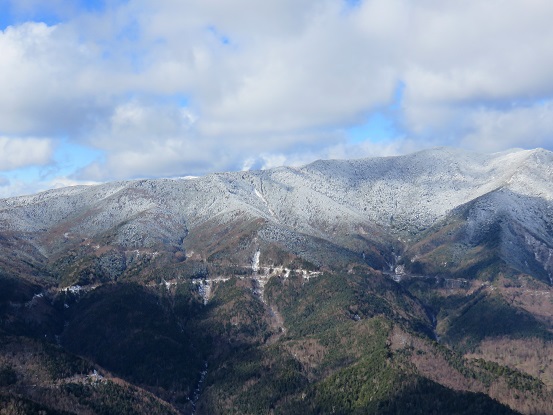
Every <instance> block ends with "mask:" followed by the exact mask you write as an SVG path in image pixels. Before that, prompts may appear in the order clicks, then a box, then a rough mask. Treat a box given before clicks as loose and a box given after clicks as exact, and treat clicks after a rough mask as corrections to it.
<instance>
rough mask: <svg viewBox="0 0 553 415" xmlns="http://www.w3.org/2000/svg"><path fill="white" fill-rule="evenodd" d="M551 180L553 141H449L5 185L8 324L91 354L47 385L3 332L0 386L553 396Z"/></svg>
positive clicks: (282, 407) (202, 401)
mask: <svg viewBox="0 0 553 415" xmlns="http://www.w3.org/2000/svg"><path fill="white" fill-rule="evenodd" d="M551 183H553V153H551V152H548V151H545V150H541V149H538V150H532V151H525V150H524V151H523V150H520V151H511V152H505V153H499V154H493V155H481V154H475V153H470V152H464V151H461V150H454V149H447V148H438V149H433V150H427V151H422V152H419V153H414V154H411V155H407V156H400V157H390V158H376V159H363V160H352V161H335V160H332V161H317V162H315V163H312V164H310V165H307V166H304V167H302V168H284V167H283V168H277V169H272V170H266V171H252V172H235V173H220V174H213V175H210V176H207V177H203V178H197V179H174V180H173V179H171V180H169V179H162V180H137V181H131V182H117V183H108V184H104V185H99V186H91V187H85V186H81V187H72V188H65V189H58V190H52V191H48V192H44V193H40V194H37V195H31V196H23V197H18V198H11V199H4V200H0V250H1V253H2V255H0V340H1V341H0V346H1V344H12V343H14V342H22V343H23V342H35V341H38V339H40V341H41V342H46V344H47V345H52V344H54V345H56V348H53V349H48V350H49V353H50V354H51V355H55V356H57V357H55V358H50V359H54V360H55V359H57V360H59V361H66V360H68V359H69V360H71V359H73V358H75V359H81V360H79V362H82V364H81V363H79V364H80V366H79V368H77V367H76V366H75V367H73V366H70V368H69V369H68V371H67V372H66V373H64V374H63V376H61V377H60V378H59V379H58V378H48V377H47V376H46V375H40V376H43V378H44V383H43V384H42V385H41V387H42V389H41V390H42V392H41V393H39V394H33V393H32V388H31V386H30V385H29V384H28V376H27V375H25V373H32V372H34V371H36V373H37V374H40V373H43V372H41V370H42V369H41V368H42V367H43V366H45V365H47V363H45V362H47V361H49V360H48V359H46V360H37V362H36V363H33V365H31V366H29V365H27V366H25V365H22V364H21V363H20V360H18V358H16V357H13V356H11V357H10V355H9V352H8V351H7V350H8V349H5V350H4V349H1V350H4V351H2V353H1V354H0V358H1V362H0V363H1V364H3V365H4V366H2V367H3V368H4V369H5V373H6V379H8V381H6V382H5V385H0V399H3V400H4V401H5V402H7V403H9V404H10V405H12V406H14V407H15V406H17V405H20V406H21V407H24V406H25V405H31V406H32V405H37V407H43V406H46V407H49V408H51V409H53V410H57V411H59V412H60V413H63V411H67V410H68V408H70V406H69V404H68V403H67V402H70V401H71V402H74V401H78V402H79V405H81V406H80V407H79V408H81V409H80V410H79V411H80V412H79V413H88V412H87V411H94V406H93V401H91V400H90V399H92V398H91V396H95V398H94V399H93V400H96V401H98V402H104V400H105V399H107V398H106V397H108V396H109V394H115V395H117V396H119V397H120V398H121V405H123V401H125V400H130V401H132V402H134V403H133V404H132V405H130V406H127V407H126V408H127V409H126V410H128V413H136V412H140V411H142V410H144V411H151V410H152V409H151V408H154V407H157V408H159V411H161V412H164V411H168V413H171V411H173V412H174V411H177V412H181V413H229V411H230V410H231V408H234V409H232V410H235V411H237V413H259V412H264V411H269V412H271V413H297V412H299V411H305V412H307V413H321V412H328V411H329V410H331V409H332V408H334V409H335V410H336V411H337V412H340V411H342V412H344V413H346V412H347V413H351V412H355V411H359V412H360V413H361V412H363V413H366V412H369V413H379V414H380V413H381V414H384V413H392V412H397V411H405V410H406V408H411V409H412V410H414V409H413V408H418V409H419V410H420V412H421V413H468V412H467V411H469V412H470V413H478V412H482V413H485V412H486V411H488V412H489V411H492V412H494V413H514V411H518V412H522V413H535V412H539V413H553V412H551V408H549V407H548V405H547V402H549V401H550V400H551V399H552V393H553V392H552V391H553V362H552V361H551V360H550V359H549V358H548V356H549V354H548V351H549V350H551V348H553V334H552V333H553V319H552V318H551V315H552V313H553V294H552V285H553V187H552V186H551V185H550V184H551ZM2 342H3V343H2ZM32 344H35V343H32ZM522 345H534V346H533V347H536V351H535V353H534V354H532V355H529V354H528V353H525V351H524V347H523V346H522ZM33 347H36V348H38V349H37V350H39V346H36V345H35V346H33ZM40 347H42V346H40ZM45 347H47V346H45ZM10 350H11V349H10ZM505 350H511V351H513V353H514V355H513V356H512V358H507V357H505V356H506V355H505V353H506V352H505ZM74 355H76V356H79V357H78V358H77V357H75V356H74ZM67 356H74V357H71V358H69V357H67ZM144 357H146V358H144ZM84 367H86V369H83V368H84ZM206 368H207V369H206ZM0 369H1V368H0ZM4 369H2V370H4ZM91 370H96V371H98V372H99V373H101V374H102V376H104V377H105V378H106V379H107V380H108V381H109V382H112V383H114V384H115V385H121V388H122V389H117V390H114V389H113V388H112V387H111V386H110V387H109V388H107V389H105V390H104V389H102V391H101V393H99V395H94V394H92V395H91V394H90V393H91V392H90V391H89V390H88V389H86V388H85V389H82V387H81V386H78V385H80V384H82V382H83V380H82V379H85V380H86V379H89V378H88V377H87V376H91V373H80V372H83V371H84V372H86V371H88V372H90V371H91ZM79 371H80V372H79ZM1 373H4V372H1V371H0V374H1ZM79 376H81V377H79ZM83 376H84V377H83ZM76 379H78V381H77V380H76ZM122 379H123V380H122ZM60 382H62V383H63V384H70V385H77V386H67V387H65V386H64V388H65V389H64V388H62V389H59V388H60V386H59V385H60ZM125 382H126V383H125ZM110 385H111V384H110ZM87 387H88V386H87ZM59 390H63V393H61V392H59V393H61V395H59V397H60V398H59V400H60V401H64V402H66V403H65V404H64V405H57V406H56V404H55V401H56V399H53V398H52V396H58V395H56V393H58V392H54V391H59ZM428 394H434V395H435V396H438V397H439V399H437V400H436V406H434V407H433V406H432V405H430V406H428V402H426V401H425V400H424V399H423V400H421V399H420V396H427V395H428ZM417 396H418V397H417ZM89 398H90V399H89ZM87 399H88V400H87ZM118 399H119V398H118ZM496 400H498V401H499V402H497V401H496ZM118 402H119V401H118ZM469 402H472V403H471V404H470V405H469ZM41 405H42V406H41ZM508 406H510V407H511V409H509V408H508ZM148 408H150V409H148ZM133 411H134V412H133ZM123 413H124V411H123ZM154 413H155V412H154ZM413 413H415V412H413Z"/></svg>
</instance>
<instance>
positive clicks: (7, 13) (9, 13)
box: [0, 0, 60, 30]
mask: <svg viewBox="0 0 553 415" xmlns="http://www.w3.org/2000/svg"><path fill="white" fill-rule="evenodd" d="M13 3H14V2H13V1H9V0H0V29H1V30H4V29H6V28H7V27H8V26H17V25H20V24H22V23H25V22H29V21H32V22H42V23H46V24H47V25H48V26H53V25H55V24H57V23H59V22H60V18H59V16H58V14H57V13H56V12H55V11H54V10H52V9H50V8H48V6H46V5H39V6H37V7H36V8H33V9H29V8H20V7H16V6H14V5H13Z"/></svg>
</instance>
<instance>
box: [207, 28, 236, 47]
mask: <svg viewBox="0 0 553 415" xmlns="http://www.w3.org/2000/svg"><path fill="white" fill-rule="evenodd" d="M207 31H208V32H209V33H211V34H212V35H213V36H215V38H216V39H217V40H218V41H219V43H221V44H222V45H230V43H231V41H230V38H229V37H228V36H227V35H225V34H223V33H221V32H220V31H219V29H217V27H215V26H208V27H207Z"/></svg>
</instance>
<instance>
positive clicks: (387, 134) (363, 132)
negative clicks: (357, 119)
mask: <svg viewBox="0 0 553 415" xmlns="http://www.w3.org/2000/svg"><path fill="white" fill-rule="evenodd" d="M346 134H347V137H348V139H349V141H350V142H352V143H360V142H363V141H367V140H369V141H372V142H381V141H387V140H392V139H394V138H397V136H398V131H397V128H396V126H395V121H394V119H393V118H391V117H390V116H388V115H385V114H384V113H382V112H374V113H372V114H371V115H370V116H369V118H368V119H367V121H366V122H365V123H364V124H361V125H356V126H354V127H351V128H349V129H348V130H347V131H346Z"/></svg>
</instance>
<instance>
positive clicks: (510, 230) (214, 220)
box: [0, 148, 553, 278]
mask: <svg viewBox="0 0 553 415" xmlns="http://www.w3.org/2000/svg"><path fill="white" fill-rule="evenodd" d="M551 183H553V153H551V152H549V151H546V150H543V149H536V150H513V151H508V152H503V153H496V154H491V155H483V154H477V153H472V152H467V151H463V150H459V149H451V148H437V149H432V150H426V151H421V152H417V153H414V154H410V155H406V156H399V157H387V158H369V159H361V160H350V161H337V160H328V161H317V162H314V163H312V164H309V165H307V166H304V167H301V168H287V167H281V168H276V169H271V170H265V171H248V172H233V173H220V174H212V175H209V176H206V177H202V178H195V179H159V180H138V181H128V182H116V183H108V184H104V185H99V186H86V187H85V186H81V187H70V188H64V189H58V190H51V191H47V192H44V193H40V194H37V195H32V196H23V197H16V198H10V199H4V200H0V232H1V233H2V234H4V235H10V236H11V237H17V238H19V240H20V241H22V242H25V243H27V244H29V245H30V246H32V247H33V248H36V249H37V250H38V252H40V253H41V255H42V256H43V257H44V258H49V257H51V256H56V255H60V254H61V253H63V252H65V251H67V250H68V249H69V248H70V247H72V246H75V245H79V244H80V245H82V244H83V241H88V244H89V245H90V244H92V245H96V246H98V245H110V246H118V247H121V248H122V249H126V250H131V249H140V248H151V249H163V247H166V248H167V247H170V248H171V249H172V250H173V251H180V252H182V253H183V254H185V255H186V256H187V257H189V258H196V259H197V260H202V261H207V260H208V259H209V258H210V257H212V258H216V257H217V258H219V259H221V257H224V256H228V257H229V258H232V261H234V262H240V261H246V262H249V261H251V257H252V256H253V255H254V253H255V252H256V251H257V250H258V249H261V252H262V253H261V261H262V262H264V261H265V262H266V263H267V265H278V264H276V263H275V262H276V261H277V260H278V258H277V257H278V255H277V256H274V255H273V257H268V256H267V255H264V254H263V252H264V249H268V247H275V246H276V247H278V249H279V250H283V251H285V252H289V253H291V254H293V255H296V256H298V257H301V258H303V259H305V260H307V261H310V262H311V263H313V264H315V265H317V266H319V265H333V264H332V263H333V261H337V262H338V263H340V264H346V263H348V262H351V261H356V260H359V258H363V257H365V261H367V262H368V263H369V265H371V266H373V267H374V268H377V269H378V268H380V269H385V268H386V267H387V266H389V265H390V262H391V261H393V260H394V258H395V257H397V253H398V252H408V251H409V249H410V247H411V246H412V245H413V244H415V243H416V242H417V241H418V242H420V239H421V235H423V234H424V237H428V235H429V232H430V233H432V232H434V231H435V232H438V231H439V228H440V226H441V225H440V224H441V223H443V221H446V222H447V221H451V219H450V218H451V217H452V215H453V216H455V217H457V216H458V215H459V214H460V212H461V211H463V212H464V213H463V215H465V216H464V219H463V225H462V229H463V231H462V235H461V234H459V233H457V234H456V235H457V239H456V241H455V242H456V243H464V244H468V245H470V244H472V245H474V244H479V243H480V242H481V241H480V239H481V238H480V236H479V235H481V234H482V233H485V231H486V229H491V227H492V225H493V224H495V223H500V224H501V226H500V228H501V229H500V231H501V234H502V235H503V236H501V244H502V250H501V252H502V253H503V257H504V259H505V260H507V261H510V263H511V264H512V265H513V266H515V267H517V268H518V269H519V270H521V271H524V272H534V271H536V269H537V268H540V267H541V270H540V272H541V273H542V274H543V276H545V275H548V277H549V278H550V277H551V272H552V271H553V260H552V258H551V257H552V254H553V228H552V226H553V186H552V185H551ZM456 215H457V216H456ZM448 218H449V219H448ZM433 229H434V231H433ZM424 232H426V234H425V233H424ZM459 238H461V239H462V240H458V239H459ZM479 238H480V239H479ZM225 241H227V242H228V243H225ZM238 242H239V243H238ZM450 242H451V241H450ZM515 243H516V244H517V249H516V250H517V252H519V253H520V252H523V253H524V255H522V254H520V255H516V256H517V258H514V257H512V255H510V254H509V252H510V250H509V249H508V248H509V245H513V244H515ZM520 244H523V245H524V246H523V248H522V249H521V247H520ZM269 250H270V249H269ZM219 251H221V252H220V255H219V256H217V255H216V256H215V257H213V255H214V254H216V253H217V252H219ZM420 254H421V252H417V253H416V254H415V253H414V254H413V255H420ZM423 254H424V252H423ZM509 256H511V258H508V257H509ZM526 257H532V258H533V260H534V263H532V264H530V263H529V262H528V259H527V258H526ZM232 261H231V262H232Z"/></svg>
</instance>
